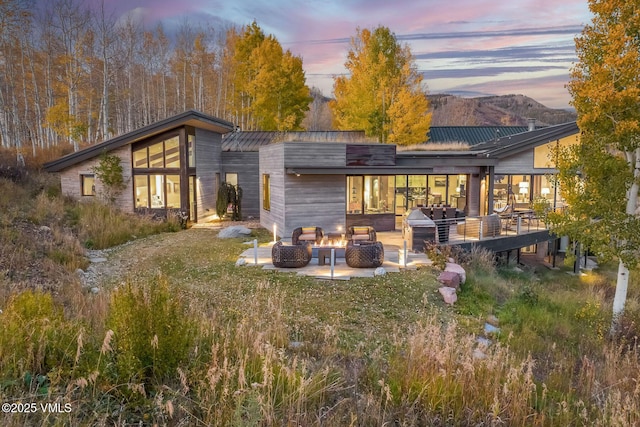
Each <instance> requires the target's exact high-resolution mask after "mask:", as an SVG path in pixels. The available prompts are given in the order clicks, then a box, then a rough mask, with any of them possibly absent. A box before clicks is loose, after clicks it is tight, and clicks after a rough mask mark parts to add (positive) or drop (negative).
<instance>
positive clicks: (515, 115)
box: [429, 94, 576, 126]
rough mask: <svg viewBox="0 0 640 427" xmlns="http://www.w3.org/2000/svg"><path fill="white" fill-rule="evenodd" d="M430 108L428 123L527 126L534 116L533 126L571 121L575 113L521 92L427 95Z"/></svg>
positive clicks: (432, 124)
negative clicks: (491, 94)
mask: <svg viewBox="0 0 640 427" xmlns="http://www.w3.org/2000/svg"><path fill="white" fill-rule="evenodd" d="M429 101H430V102H431V107H432V109H433V117H432V120H431V126H526V125H527V119H529V118H534V119H536V126H549V125H556V124H560V123H566V122H570V121H573V120H575V119H576V114H575V113H574V112H571V111H567V110H560V109H553V108H547V107H545V106H544V105H542V104H540V103H539V102H537V101H536V100H534V99H532V98H529V97H527V96H524V95H502V96H482V97H477V98H462V97H459V96H454V95H447V94H437V95H429Z"/></svg>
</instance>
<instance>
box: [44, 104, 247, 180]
mask: <svg viewBox="0 0 640 427" xmlns="http://www.w3.org/2000/svg"><path fill="white" fill-rule="evenodd" d="M182 126H193V127H196V128H200V129H207V130H210V131H213V132H217V133H220V134H225V133H227V132H231V131H232V130H233V129H234V125H233V123H230V122H227V121H226V120H222V119H218V118H216V117H213V116H209V115H206V114H204V113H201V112H199V111H195V110H189V111H185V112H184V113H181V114H178V115H175V116H172V117H169V118H167V119H164V120H160V121H157V122H155V123H152V124H150V125H147V126H144V127H141V128H139V129H136V130H134V131H131V132H129V133H125V134H124V135H120V136H116V137H115V138H112V139H109V140H107V141H104V142H101V143H99V144H96V145H92V146H90V147H87V148H85V149H83V150H80V151H76V152H75V153H71V154H68V155H66V156H64V157H61V158H59V159H56V160H54V161H51V162H48V163H45V164H44V169H45V170H46V171H47V172H60V171H61V170H64V169H66V168H68V167H70V166H73V165H75V164H77V163H80V162H83V161H85V160H89V159H92V158H94V157H97V156H99V155H100V154H101V153H102V152H103V151H112V150H115V149H116V148H120V147H122V146H125V145H127V144H132V143H134V142H137V141H140V140H141V139H145V138H149V137H151V136H154V135H158V134H160V133H164V132H167V131H170V130H172V129H176V128H179V127H182Z"/></svg>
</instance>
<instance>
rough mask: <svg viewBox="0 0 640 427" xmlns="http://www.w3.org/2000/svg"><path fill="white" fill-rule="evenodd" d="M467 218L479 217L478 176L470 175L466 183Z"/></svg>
mask: <svg viewBox="0 0 640 427" xmlns="http://www.w3.org/2000/svg"><path fill="white" fill-rule="evenodd" d="M466 214H467V216H478V215H480V175H479V174H476V173H474V174H471V175H469V180H468V181H467V208H466Z"/></svg>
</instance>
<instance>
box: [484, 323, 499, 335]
mask: <svg viewBox="0 0 640 427" xmlns="http://www.w3.org/2000/svg"><path fill="white" fill-rule="evenodd" d="M499 333H500V328H498V327H496V326H493V325H492V324H490V323H485V324H484V334H485V335H495V334H499Z"/></svg>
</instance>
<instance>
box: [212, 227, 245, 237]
mask: <svg viewBox="0 0 640 427" xmlns="http://www.w3.org/2000/svg"><path fill="white" fill-rule="evenodd" d="M249 234H251V230H249V229H248V228H247V227H245V226H243V225H232V226H230V227H227V228H223V229H222V230H220V233H218V237H219V238H221V239H231V238H234V237H245V236H248V235H249Z"/></svg>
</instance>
